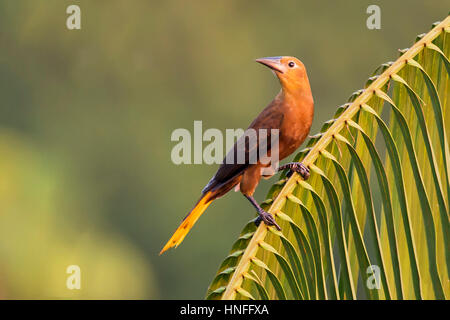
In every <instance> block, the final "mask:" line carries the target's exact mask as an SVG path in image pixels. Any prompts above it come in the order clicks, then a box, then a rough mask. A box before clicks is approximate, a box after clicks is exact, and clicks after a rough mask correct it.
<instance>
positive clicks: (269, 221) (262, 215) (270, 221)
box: [254, 210, 281, 231]
mask: <svg viewBox="0 0 450 320" xmlns="http://www.w3.org/2000/svg"><path fill="white" fill-rule="evenodd" d="M261 221H264V223H265V224H266V225H267V226H274V227H275V228H277V230H278V231H281V228H280V226H279V225H278V224H277V223H276V222H275V218H274V217H273V215H272V214H270V213H269V212H266V211H264V210H261V211H260V212H259V216H258V217H257V218H256V219H255V220H254V222H255V225H256V226H257V227H258V226H259V225H260V223H261Z"/></svg>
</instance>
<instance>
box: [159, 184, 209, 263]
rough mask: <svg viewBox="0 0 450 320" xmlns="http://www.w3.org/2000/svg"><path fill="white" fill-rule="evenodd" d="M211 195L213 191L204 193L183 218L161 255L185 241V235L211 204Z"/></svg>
mask: <svg viewBox="0 0 450 320" xmlns="http://www.w3.org/2000/svg"><path fill="white" fill-rule="evenodd" d="M210 195H211V191H209V192H207V193H205V194H204V195H202V197H201V198H200V200H198V202H197V204H196V205H195V207H194V208H193V209H192V210H191V212H189V214H188V215H187V216H186V217H185V218H184V219H183V222H181V224H180V226H179V227H178V228H177V230H175V232H174V234H173V235H172V237H171V238H170V239H169V241H167V243H166V245H165V246H164V248H163V249H162V250H161V252H160V253H159V254H160V255H161V254H163V253H164V252H165V251H167V250H169V249H170V248H172V247H175V248H176V247H178V245H179V244H180V243H181V242H182V241H183V239H184V237H186V235H187V234H188V232H189V230H191V228H192V227H193V226H194V224H195V223H196V222H197V220H198V218H200V216H201V215H202V213H203V212H204V211H205V210H206V208H208V206H209V205H210V204H211V202H212V200H213V199H211V197H210Z"/></svg>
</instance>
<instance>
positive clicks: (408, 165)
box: [207, 16, 450, 299]
mask: <svg viewBox="0 0 450 320" xmlns="http://www.w3.org/2000/svg"><path fill="white" fill-rule="evenodd" d="M449 32H450V17H449V16H447V18H446V19H445V20H444V21H442V22H440V23H435V24H434V25H433V28H432V30H431V31H430V32H428V33H427V34H424V35H420V36H418V38H417V40H416V43H415V44H414V45H413V46H412V47H411V48H409V49H406V50H403V51H401V56H400V57H399V58H398V59H397V60H396V61H395V62H391V63H386V64H383V65H381V66H380V67H379V68H377V70H376V71H375V73H374V74H373V75H372V76H371V77H370V78H369V80H368V81H367V83H366V86H365V88H364V89H362V90H358V91H356V92H355V93H354V94H352V96H351V97H350V99H349V102H348V103H346V104H344V105H342V106H340V107H339V108H338V109H337V111H336V114H335V118H334V119H332V120H330V121H327V122H326V123H325V124H324V125H323V127H322V129H321V132H320V133H319V134H317V135H315V136H313V137H312V138H311V139H310V140H309V142H308V144H307V147H306V148H305V149H304V150H302V151H301V152H300V153H299V154H298V155H297V157H296V160H299V161H302V162H303V163H304V164H305V165H307V166H309V168H310V170H311V176H310V179H309V180H308V181H303V180H302V179H301V178H300V177H299V176H298V175H297V174H294V175H292V176H291V177H290V178H289V179H286V178H285V176H284V175H283V176H282V179H281V180H280V181H278V182H277V183H275V184H274V185H273V186H272V188H271V190H270V192H269V195H268V199H267V200H266V201H264V203H263V205H264V206H265V209H266V210H268V211H269V212H271V213H272V214H274V215H275V217H276V219H277V222H278V223H279V224H280V226H281V227H282V231H281V232H279V231H277V230H275V229H274V228H272V227H267V226H266V225H264V224H261V225H260V226H259V227H258V228H256V227H255V226H254V224H253V223H252V222H249V223H248V224H247V225H246V226H245V227H244V229H243V231H242V233H241V235H240V237H239V238H238V240H237V241H236V242H235V243H234V245H233V247H232V249H231V252H230V254H229V255H228V256H227V257H226V259H225V260H224V262H223V263H222V265H221V266H220V268H219V271H218V273H217V275H216V277H215V279H214V280H213V282H212V283H211V285H210V287H209V289H208V293H207V298H208V299H356V298H362V299H435V298H436V299H448V298H449V297H450V283H449V272H450V248H449V246H450V239H449V232H450V223H449V211H448V210H449V199H450V180H449V166H450V160H449V159H450V154H449V148H448V140H449V138H450V137H449V132H448V130H447V128H448V125H449V124H450V109H449V99H448V97H447V93H448V92H449V73H450V63H449V60H448V56H449V53H450V52H449V51H450V44H449V41H450V39H449ZM374 284H375V287H374V286H373V285H374Z"/></svg>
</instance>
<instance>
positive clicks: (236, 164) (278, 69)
mask: <svg viewBox="0 0 450 320" xmlns="http://www.w3.org/2000/svg"><path fill="white" fill-rule="evenodd" d="M255 61H256V62H258V63H260V64H262V65H264V66H266V67H268V68H269V69H270V70H271V71H272V72H273V73H274V74H275V76H276V77H277V78H278V80H279V82H280V85H281V90H280V92H279V93H278V94H277V95H276V96H275V98H274V99H273V100H272V101H271V102H270V103H269V104H268V105H267V107H266V108H264V109H263V110H262V111H261V113H260V114H259V115H258V116H257V117H256V118H255V119H254V120H253V122H252V123H251V124H250V126H249V127H248V128H247V130H246V131H245V132H247V131H248V130H255V132H256V134H257V135H258V139H257V140H256V142H254V141H255V140H253V143H251V142H250V139H249V138H244V142H242V140H240V139H238V141H237V142H236V143H235V144H234V146H233V147H232V148H231V149H230V151H229V152H228V153H227V155H226V157H225V158H224V160H223V161H222V164H221V165H220V167H219V169H218V170H217V172H216V174H215V175H214V176H213V177H212V178H211V180H210V181H209V182H208V184H207V185H206V186H205V187H204V188H203V190H202V194H201V197H200V199H199V200H198V201H197V203H196V204H195V205H194V207H193V208H192V210H191V211H190V212H189V213H188V214H187V216H186V217H185V218H184V219H183V220H182V222H181V224H180V225H179V227H178V228H177V229H176V231H175V232H174V234H173V235H172V237H171V238H170V239H169V241H168V242H167V243H166V245H165V246H164V247H163V249H162V250H161V252H160V253H159V254H160V255H161V254H162V253H164V252H165V251H167V250H168V249H170V248H172V247H177V246H178V245H179V244H180V243H181V242H182V241H183V240H184V238H185V236H186V235H187V234H188V232H189V231H190V229H191V228H192V227H193V225H194V224H195V223H196V222H197V220H198V219H199V218H200V216H201V215H202V214H203V212H204V211H205V210H206V208H207V207H208V206H209V205H210V204H211V203H212V202H213V201H214V200H216V199H218V198H220V197H222V196H223V195H225V194H226V193H228V192H229V191H230V190H232V189H233V188H235V190H239V191H240V192H241V193H242V194H243V195H244V196H245V197H246V198H247V199H248V200H249V201H250V203H251V204H252V205H253V207H254V208H255V209H256V211H257V213H258V216H257V218H256V219H255V220H254V222H255V224H256V225H257V226H258V225H259V224H260V223H261V222H264V223H265V224H266V225H267V226H273V227H275V228H276V229H278V230H281V228H280V226H279V225H278V224H277V222H276V221H275V218H274V217H273V215H272V214H271V213H269V212H266V211H264V210H263V209H262V208H261V207H260V206H259V204H258V202H257V201H256V200H255V198H254V197H253V194H254V192H255V189H256V187H257V186H258V183H259V181H260V180H261V178H269V177H270V176H272V175H274V174H275V173H276V172H277V171H282V170H288V171H289V172H288V175H291V174H292V173H293V172H297V173H298V174H300V175H301V176H302V178H303V179H305V180H306V179H308V177H309V168H307V167H306V166H304V165H303V164H302V163H301V162H290V163H287V164H285V165H282V166H279V167H278V168H277V169H275V170H272V172H271V170H270V168H273V166H274V165H276V164H273V163H271V162H270V161H269V162H268V163H267V157H269V156H270V159H273V157H271V156H272V154H271V151H274V150H275V144H276V147H277V149H278V150H277V151H278V157H277V158H278V160H283V159H284V158H286V157H288V156H289V155H290V154H292V153H293V152H294V151H295V150H297V148H299V147H300V145H301V144H302V143H303V142H304V141H305V139H306V138H307V137H308V134H309V131H310V129H311V125H312V122H313V117H314V100H313V95H312V92H311V87H310V83H309V79H308V75H307V72H306V68H305V66H304V64H303V63H302V62H301V61H300V60H299V59H297V58H295V57H291V56H279V57H266V58H259V59H256V60H255ZM262 129H263V130H262ZM264 129H265V130H264ZM273 130H278V131H273ZM272 132H277V133H278V137H277V139H276V140H277V141H276V142H275V143H274V144H273V145H272V140H273V139H272V137H273V136H275V134H272ZM244 135H245V134H244ZM261 137H262V138H265V140H264V139H260V138H261ZM245 139H246V140H245ZM261 141H266V143H265V151H266V152H265V153H264V152H262V155H260V153H261V152H260V150H262V149H263V147H262V143H261ZM239 152H241V153H243V154H244V155H245V157H243V158H241V160H243V161H236V160H237V155H238V154H239ZM254 154H256V159H255V158H252V155H254ZM251 158H252V159H253V161H250V160H252V159H251ZM263 158H264V159H265V161H263ZM230 159H231V160H234V161H229V160H230ZM264 169H269V170H265V171H263V170H264Z"/></svg>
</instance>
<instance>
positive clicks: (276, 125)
mask: <svg viewBox="0 0 450 320" xmlns="http://www.w3.org/2000/svg"><path fill="white" fill-rule="evenodd" d="M283 118H284V115H283V113H282V112H281V110H280V108H279V102H278V100H274V101H272V102H271V103H270V104H269V105H268V106H267V107H266V108H265V109H264V110H263V111H262V112H261V113H260V114H259V115H258V117H256V119H255V120H253V122H252V123H251V124H250V126H249V127H248V129H247V130H249V129H254V130H255V133H256V139H252V141H249V139H248V138H246V139H245V138H244V137H245V135H244V136H243V137H241V138H240V139H239V140H238V141H237V142H236V143H235V144H234V146H233V148H232V149H231V150H230V151H229V152H228V154H227V156H226V157H225V159H224V160H223V161H222V164H221V165H220V167H219V169H218V170H217V172H216V174H215V175H214V177H213V178H212V179H211V180H210V181H209V183H208V184H207V185H206V187H205V188H204V189H203V192H208V191H209V190H212V189H213V188H215V187H216V186H219V185H223V184H225V183H227V182H228V181H230V180H232V179H233V178H235V177H236V176H239V175H240V174H242V173H243V172H244V170H245V169H246V168H247V167H248V166H249V165H251V164H254V163H255V161H258V160H259V158H260V157H259V149H260V148H262V147H264V149H263V150H264V151H266V150H267V151H270V148H271V145H270V142H271V129H280V128H281V124H282V122H283ZM260 129H266V130H265V131H260ZM247 130H246V132H247ZM261 134H264V135H265V136H264V137H262V136H260V135H261ZM261 141H262V142H266V143H267V147H265V146H262V145H261ZM239 155H240V156H239Z"/></svg>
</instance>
